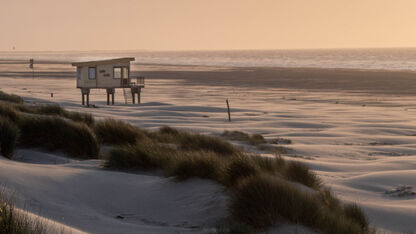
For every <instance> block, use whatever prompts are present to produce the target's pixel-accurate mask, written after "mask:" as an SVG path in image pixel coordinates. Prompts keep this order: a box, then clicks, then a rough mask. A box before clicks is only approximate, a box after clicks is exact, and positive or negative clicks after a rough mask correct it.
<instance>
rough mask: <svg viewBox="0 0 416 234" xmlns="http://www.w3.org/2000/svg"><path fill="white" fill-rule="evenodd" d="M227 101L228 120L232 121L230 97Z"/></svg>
mask: <svg viewBox="0 0 416 234" xmlns="http://www.w3.org/2000/svg"><path fill="white" fill-rule="evenodd" d="M225 102H226V103H227V111H228V122H231V112H230V103H229V102H228V99H226V100H225Z"/></svg>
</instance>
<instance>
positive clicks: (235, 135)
mask: <svg viewBox="0 0 416 234" xmlns="http://www.w3.org/2000/svg"><path fill="white" fill-rule="evenodd" d="M221 136H223V137H225V138H227V139H230V140H235V141H246V142H248V143H249V144H251V145H260V144H265V143H267V141H266V139H264V137H263V136H262V135H260V134H252V135H250V134H248V133H245V132H240V131H224V132H223V133H222V134H221Z"/></svg>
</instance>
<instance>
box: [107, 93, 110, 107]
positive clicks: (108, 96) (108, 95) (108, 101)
mask: <svg viewBox="0 0 416 234" xmlns="http://www.w3.org/2000/svg"><path fill="white" fill-rule="evenodd" d="M107 105H110V94H109V93H108V91H107Z"/></svg>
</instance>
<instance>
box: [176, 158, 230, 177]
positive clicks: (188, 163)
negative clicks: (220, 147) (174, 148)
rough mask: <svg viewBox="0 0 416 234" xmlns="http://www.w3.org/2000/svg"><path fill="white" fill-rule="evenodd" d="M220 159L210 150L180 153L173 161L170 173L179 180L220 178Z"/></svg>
mask: <svg viewBox="0 0 416 234" xmlns="http://www.w3.org/2000/svg"><path fill="white" fill-rule="evenodd" d="M222 164H223V162H222V160H221V159H220V158H218V157H216V155H214V154H212V153H211V152H190V153H186V154H184V155H182V156H181V157H180V158H179V160H177V161H176V162H175V165H174V168H173V170H172V171H171V175H173V176H176V178H177V179H179V180H186V179H189V178H193V177H198V178H201V179H211V180H214V181H219V180H221V176H222V171H223V170H222Z"/></svg>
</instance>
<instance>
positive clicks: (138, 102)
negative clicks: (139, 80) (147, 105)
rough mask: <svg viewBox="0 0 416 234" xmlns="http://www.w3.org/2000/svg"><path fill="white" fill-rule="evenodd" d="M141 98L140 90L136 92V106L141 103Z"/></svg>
mask: <svg viewBox="0 0 416 234" xmlns="http://www.w3.org/2000/svg"><path fill="white" fill-rule="evenodd" d="M140 99H141V97H140V90H139V92H137V104H140V103H141V100H140Z"/></svg>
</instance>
